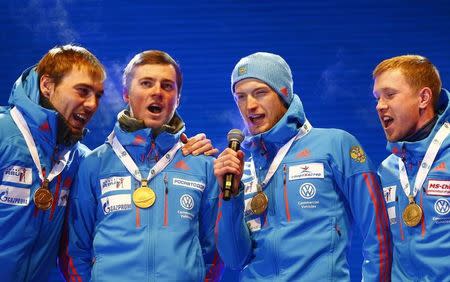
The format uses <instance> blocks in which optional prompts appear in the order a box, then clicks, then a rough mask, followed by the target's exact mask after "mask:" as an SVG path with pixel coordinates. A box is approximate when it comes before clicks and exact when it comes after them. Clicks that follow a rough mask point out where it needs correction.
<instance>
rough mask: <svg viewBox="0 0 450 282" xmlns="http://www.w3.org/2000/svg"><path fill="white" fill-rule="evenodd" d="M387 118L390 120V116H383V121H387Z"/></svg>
mask: <svg viewBox="0 0 450 282" xmlns="http://www.w3.org/2000/svg"><path fill="white" fill-rule="evenodd" d="M389 120H391V118H390V117H383V121H389Z"/></svg>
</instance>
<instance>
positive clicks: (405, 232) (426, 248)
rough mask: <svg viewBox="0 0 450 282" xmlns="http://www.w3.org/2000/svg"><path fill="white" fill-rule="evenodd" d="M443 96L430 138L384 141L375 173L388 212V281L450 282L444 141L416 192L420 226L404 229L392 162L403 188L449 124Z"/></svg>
mask: <svg viewBox="0 0 450 282" xmlns="http://www.w3.org/2000/svg"><path fill="white" fill-rule="evenodd" d="M449 95H450V94H449V92H448V91H446V90H442V92H441V95H440V101H439V111H438V114H439V116H438V121H437V123H436V125H435V126H434V128H433V130H432V131H431V133H430V135H429V136H428V137H427V138H425V139H423V140H420V141H416V142H393V143H391V142H389V143H388V144H387V149H388V150H389V151H390V152H392V154H391V155H390V156H389V157H387V158H386V159H385V160H384V161H383V162H382V164H381V165H380V168H379V170H378V173H379V175H380V178H381V183H382V186H383V192H384V198H385V200H386V208H387V210H388V215H389V221H390V227H391V233H392V242H393V247H394V248H393V261H392V281H450V264H449V263H448V260H447V259H446V258H448V256H449V253H450V174H449V170H448V169H449V168H448V164H449V163H450V154H449V150H448V149H449V147H450V138H449V137H447V138H446V139H445V140H444V141H443V143H442V145H441V147H440V149H439V151H438V153H437V155H436V158H435V160H434V162H433V164H432V166H431V169H430V171H429V172H428V175H427V177H426V179H425V181H424V183H423V184H422V189H420V190H419V191H418V192H417V195H416V197H415V201H416V203H417V204H418V205H419V206H420V207H421V208H422V210H423V218H422V221H421V222H420V223H419V224H418V225H417V226H415V227H408V226H407V225H406V224H405V223H404V222H403V219H402V213H403V211H404V209H405V207H406V206H407V205H408V203H409V201H408V197H407V196H406V194H405V192H404V191H403V189H402V185H401V184H400V176H399V170H398V159H399V158H403V160H404V163H405V167H406V170H407V174H408V179H409V183H410V185H411V186H413V185H414V181H415V179H416V175H417V172H418V169H419V167H420V165H421V164H422V160H423V158H424V156H425V152H426V151H427V149H428V147H429V145H430V144H431V142H432V141H433V139H434V137H435V136H436V133H437V131H438V130H439V129H440V128H441V126H442V125H443V124H444V123H445V122H448V121H449V114H450V110H449V105H448V101H449Z"/></svg>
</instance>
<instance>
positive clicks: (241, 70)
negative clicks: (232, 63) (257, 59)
mask: <svg viewBox="0 0 450 282" xmlns="http://www.w3.org/2000/svg"><path fill="white" fill-rule="evenodd" d="M246 73H247V64H245V65H243V66H240V67H239V69H238V76H241V75H244V74H246Z"/></svg>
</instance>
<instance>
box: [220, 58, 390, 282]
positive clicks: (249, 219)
mask: <svg viewBox="0 0 450 282" xmlns="http://www.w3.org/2000/svg"><path fill="white" fill-rule="evenodd" d="M231 90H232V93H233V96H234V99H235V101H236V104H237V106H238V108H239V111H240V113H241V116H242V119H243V120H244V123H245V126H246V128H245V131H244V134H245V140H244V141H243V143H242V147H243V148H244V151H245V152H246V155H244V152H243V151H241V150H238V151H237V152H235V151H233V150H231V149H229V148H227V149H225V150H224V151H223V152H222V153H221V154H220V155H219V157H218V158H217V160H216V161H215V162H214V172H215V175H216V177H217V179H218V182H219V183H220V185H223V181H224V176H225V175H226V174H233V175H234V180H233V186H232V187H233V188H232V193H231V194H232V196H231V199H230V200H229V201H222V204H221V210H220V212H219V226H218V249H219V252H220V255H221V257H222V259H223V260H224V262H225V264H226V265H227V266H228V267H229V268H231V269H235V270H241V272H240V275H239V277H240V280H243V281H249V280H257V281H269V280H270V281H325V280H331V281H349V280H350V274H349V266H348V261H347V258H346V254H347V251H348V247H349V243H350V238H351V225H352V224H353V223H355V224H356V225H357V226H358V227H359V229H360V231H361V234H362V237H363V256H364V262H363V265H362V273H363V279H364V280H365V281H388V280H389V279H390V265H391V256H390V253H391V246H390V237H389V229H388V228H389V227H388V220H387V215H386V210H385V206H384V201H383V197H382V194H381V190H380V187H379V182H378V178H377V176H376V170H375V169H374V167H373V165H372V163H371V161H370V160H369V159H368V157H367V156H366V154H365V153H364V151H363V149H362V148H361V145H360V144H359V142H358V141H357V140H356V139H355V138H354V137H353V136H352V135H350V134H349V133H347V132H345V131H342V130H339V129H320V128H313V127H312V126H311V124H310V123H309V122H308V120H307V119H306V116H305V113H304V111H303V106H302V103H301V101H300V98H299V96H298V95H296V94H294V92H293V80H292V74H291V70H290V68H289V65H288V64H287V63H286V62H285V61H284V59H283V58H281V57H280V56H278V55H275V54H270V53H262V52H259V53H255V54H252V55H250V56H247V57H245V58H242V59H241V60H240V61H239V62H238V63H237V65H236V66H235V67H234V70H233V72H232V75H231ZM244 160H245V161H244Z"/></svg>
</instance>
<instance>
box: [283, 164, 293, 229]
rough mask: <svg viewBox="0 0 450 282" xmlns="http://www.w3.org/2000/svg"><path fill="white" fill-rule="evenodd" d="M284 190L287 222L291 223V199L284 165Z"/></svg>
mask: <svg viewBox="0 0 450 282" xmlns="http://www.w3.org/2000/svg"><path fill="white" fill-rule="evenodd" d="M283 190H284V207H285V209H286V219H287V222H290V221H291V213H290V211H289V197H288V191H287V183H286V165H285V164H284V165H283Z"/></svg>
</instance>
